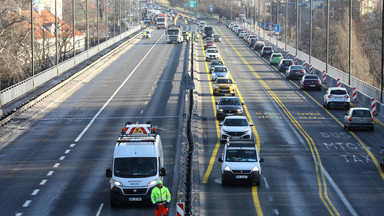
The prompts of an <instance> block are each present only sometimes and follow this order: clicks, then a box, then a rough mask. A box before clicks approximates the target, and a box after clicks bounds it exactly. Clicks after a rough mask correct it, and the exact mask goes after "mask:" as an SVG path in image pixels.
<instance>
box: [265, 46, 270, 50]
mask: <svg viewBox="0 0 384 216" xmlns="http://www.w3.org/2000/svg"><path fill="white" fill-rule="evenodd" d="M264 50H272V48H271V47H264Z"/></svg>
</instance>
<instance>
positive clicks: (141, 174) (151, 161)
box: [106, 122, 166, 207]
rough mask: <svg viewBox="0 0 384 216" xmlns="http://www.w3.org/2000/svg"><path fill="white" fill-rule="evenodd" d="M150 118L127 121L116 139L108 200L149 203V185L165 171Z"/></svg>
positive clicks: (115, 203)
mask: <svg viewBox="0 0 384 216" xmlns="http://www.w3.org/2000/svg"><path fill="white" fill-rule="evenodd" d="M156 132H157V128H156V127H153V126H152V125H151V124H150V122H147V124H131V123H130V122H128V123H127V124H126V126H125V128H123V130H122V133H121V136H119V138H118V139H117V143H116V145H115V149H114V153H113V166H112V169H107V170H106V176H107V177H109V178H110V204H111V207H117V206H118V205H119V204H122V203H137V202H140V203H148V204H149V203H150V196H151V191H152V188H153V187H155V186H156V182H157V180H158V179H162V178H163V176H165V175H166V170H165V168H164V167H163V163H164V157H163V148H162V145H161V139H160V135H158V134H157V133H156Z"/></svg>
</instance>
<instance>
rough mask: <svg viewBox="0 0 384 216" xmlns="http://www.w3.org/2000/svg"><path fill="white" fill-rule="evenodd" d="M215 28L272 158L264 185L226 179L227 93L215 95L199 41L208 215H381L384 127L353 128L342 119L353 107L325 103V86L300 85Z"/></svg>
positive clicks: (267, 158)
mask: <svg viewBox="0 0 384 216" xmlns="http://www.w3.org/2000/svg"><path fill="white" fill-rule="evenodd" d="M212 24H213V23H212ZM215 30H216V32H217V33H219V34H221V35H222V43H221V44H217V47H218V48H219V50H220V53H221V56H222V60H223V61H224V63H225V65H226V66H227V67H228V69H229V71H230V72H231V76H232V79H233V80H234V81H235V82H236V84H237V87H238V92H237V96H239V97H240V99H241V100H243V101H244V103H245V107H246V110H247V111H248V112H247V113H246V114H247V116H248V118H249V120H250V121H251V122H253V123H254V124H255V127H254V134H256V135H257V136H256V137H257V144H258V146H259V150H260V154H261V157H263V158H264V159H265V162H264V163H263V164H262V183H261V186H260V187H259V188H257V187H256V186H250V185H236V186H232V187H223V186H222V185H221V184H220V182H221V179H220V178H221V173H220V168H221V167H220V163H219V162H217V158H218V157H219V156H221V154H222V150H223V145H220V143H219V142H217V137H218V132H219V127H218V126H217V124H218V121H217V120H215V117H214V115H215V111H214V109H215V106H214V103H215V102H217V101H218V99H219V98H220V96H215V97H213V96H212V94H210V92H211V90H210V88H212V84H211V82H210V81H209V74H208V73H207V71H208V70H207V65H208V64H207V63H205V62H204V58H203V57H204V51H203V48H202V47H201V44H199V46H198V50H199V54H198V62H199V63H198V68H199V69H198V74H199V76H200V78H199V80H201V81H200V88H201V89H200V91H201V93H200V95H201V98H200V104H201V106H202V110H203V111H202V115H201V116H200V119H201V121H202V123H201V127H202V128H203V131H205V133H204V134H203V135H202V136H201V141H200V142H201V146H202V148H201V149H202V150H201V152H200V155H201V156H200V158H201V161H202V163H201V164H200V167H201V172H200V175H201V181H202V186H201V188H202V191H201V200H200V202H201V203H202V205H203V207H202V208H201V212H202V215H235V214H238V215H381V214H382V212H383V211H384V207H383V205H382V203H383V201H384V195H383V192H384V186H383V181H384V175H383V172H382V170H381V168H380V166H379V164H378V161H377V159H378V150H379V148H380V146H381V145H382V143H383V138H384V130H383V128H382V127H380V126H378V125H376V126H377V127H376V130H375V132H373V133H372V132H366V131H355V132H347V131H346V130H344V129H343V127H342V125H341V122H342V118H343V116H344V114H345V112H346V111H345V110H329V111H328V110H326V109H324V108H323V106H322V96H323V95H324V93H325V89H323V90H322V91H321V92H317V91H311V92H303V91H301V90H299V87H298V81H288V80H286V79H285V77H284V76H283V75H282V73H280V72H277V69H276V67H275V66H270V65H269V60H268V59H264V58H261V57H260V55H259V54H258V53H257V52H255V51H253V50H251V49H250V48H249V47H248V46H247V45H246V43H245V42H244V41H242V40H240V39H239V38H238V37H237V36H235V34H234V33H233V32H232V31H230V30H229V29H227V28H225V27H224V26H223V25H220V26H217V27H216V29H215Z"/></svg>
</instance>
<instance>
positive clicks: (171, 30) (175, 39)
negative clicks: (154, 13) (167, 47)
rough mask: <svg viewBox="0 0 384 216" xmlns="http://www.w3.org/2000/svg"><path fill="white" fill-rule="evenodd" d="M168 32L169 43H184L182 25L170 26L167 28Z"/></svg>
mask: <svg viewBox="0 0 384 216" xmlns="http://www.w3.org/2000/svg"><path fill="white" fill-rule="evenodd" d="M166 33H167V43H182V42H183V34H182V29H181V26H180V25H173V26H169V27H168V29H167V30H166Z"/></svg>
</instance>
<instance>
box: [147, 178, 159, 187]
mask: <svg viewBox="0 0 384 216" xmlns="http://www.w3.org/2000/svg"><path fill="white" fill-rule="evenodd" d="M156 184H157V179H155V180H152V181H150V182H148V184H147V186H148V187H152V186H155V185H156Z"/></svg>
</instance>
